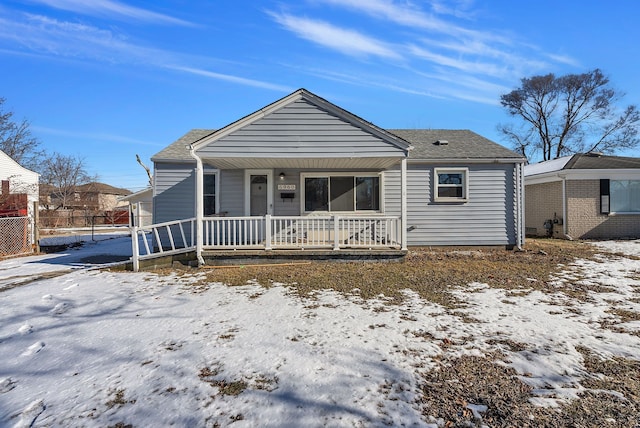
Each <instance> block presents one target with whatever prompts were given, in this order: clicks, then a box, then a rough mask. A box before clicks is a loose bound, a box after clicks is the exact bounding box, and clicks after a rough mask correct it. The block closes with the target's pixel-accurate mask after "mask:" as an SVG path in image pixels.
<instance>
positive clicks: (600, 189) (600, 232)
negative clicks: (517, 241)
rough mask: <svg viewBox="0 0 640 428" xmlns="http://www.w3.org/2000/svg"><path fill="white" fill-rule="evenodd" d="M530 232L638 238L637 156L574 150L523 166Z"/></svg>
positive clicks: (639, 188) (639, 172)
mask: <svg viewBox="0 0 640 428" xmlns="http://www.w3.org/2000/svg"><path fill="white" fill-rule="evenodd" d="M525 196H526V208H525V219H526V221H525V226H526V232H527V234H530V235H535V236H554V237H561V238H580V239H613V238H640V158H632V157H620V156H605V155H602V154H601V153H579V154H575V155H573V156H565V157H561V158H558V159H554V160H550V161H545V162H540V163H537V164H532V165H527V166H526V167H525Z"/></svg>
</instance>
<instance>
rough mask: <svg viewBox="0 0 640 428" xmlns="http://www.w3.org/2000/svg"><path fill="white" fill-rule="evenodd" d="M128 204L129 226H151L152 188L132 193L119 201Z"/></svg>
mask: <svg viewBox="0 0 640 428" xmlns="http://www.w3.org/2000/svg"><path fill="white" fill-rule="evenodd" d="M119 200H120V201H121V202H127V203H128V204H129V225H130V226H137V227H140V226H149V225H151V224H153V188H151V187H147V188H146V189H143V190H140V191H138V192H135V193H132V194H130V195H128V196H123V197H121V198H120V199H119Z"/></svg>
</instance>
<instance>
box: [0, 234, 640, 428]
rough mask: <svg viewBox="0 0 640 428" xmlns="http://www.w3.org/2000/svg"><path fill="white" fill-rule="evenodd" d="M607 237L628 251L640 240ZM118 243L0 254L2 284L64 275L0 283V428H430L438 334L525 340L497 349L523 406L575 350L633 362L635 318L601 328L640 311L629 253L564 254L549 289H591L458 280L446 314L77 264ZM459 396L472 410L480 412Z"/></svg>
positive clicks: (575, 363)
mask: <svg viewBox="0 0 640 428" xmlns="http://www.w3.org/2000/svg"><path fill="white" fill-rule="evenodd" d="M605 245H609V247H606V248H605V247H603V251H604V250H605V249H607V250H609V249H611V248H615V249H614V250H610V251H616V252H619V253H625V254H635V253H634V252H635V251H636V246H637V242H636V241H627V242H620V243H615V245H614V244H613V243H611V244H605ZM127 251H129V254H130V251H131V249H130V239H129V238H128V237H118V238H114V239H109V240H106V241H102V242H99V243H94V244H89V245H85V246H83V247H81V248H78V249H72V250H69V251H65V252H64V253H63V254H59V255H44V256H31V257H23V258H16V259H9V260H5V261H0V285H1V284H2V283H3V281H10V280H11V278H15V277H16V276H17V275H18V272H19V273H20V275H23V276H24V275H36V274H38V273H42V272H51V271H54V270H56V269H65V272H67V273H66V274H65V275H63V276H58V277H53V278H43V279H41V280H39V281H36V282H33V283H30V284H28V285H23V286H20V287H15V288H11V289H7V290H5V291H2V292H0V296H1V297H2V308H3V311H2V315H1V319H0V361H2V368H0V393H1V394H2V395H1V399H2V403H3V405H2V406H0V426H6V425H12V424H13V425H16V424H17V425H16V426H32V425H35V426H80V425H81V426H113V425H116V424H118V423H123V424H132V425H134V426H170V425H176V426H209V425H211V426H212V425H215V424H220V425H223V426H227V425H230V424H232V423H233V425H234V426H236V425H237V426H239V427H241V426H256V425H262V426H361V425H364V426H380V425H404V426H427V427H438V426H442V425H443V424H444V422H445V421H443V420H441V419H440V420H437V419H435V418H433V417H425V416H423V411H424V410H425V409H423V408H421V406H420V404H419V401H418V398H419V394H420V382H421V377H420V375H421V374H422V373H426V372H428V371H429V370H431V369H432V368H433V367H435V366H436V364H435V362H434V360H435V359H437V358H439V357H440V356H442V354H443V352H444V351H443V346H442V345H443V344H444V345H446V348H447V351H446V352H448V353H450V354H451V355H484V354H485V352H486V351H490V350H495V347H496V345H495V343H496V342H497V343H505V344H507V343H517V344H522V348H521V349H520V348H517V349H516V348H513V349H512V348H510V347H509V346H507V345H505V346H504V348H501V349H502V350H503V352H504V353H505V355H506V357H507V358H506V361H507V362H505V363H504V364H508V365H509V366H510V367H513V368H514V369H515V370H516V371H517V372H518V374H519V376H520V378H521V379H522V380H523V381H524V382H526V383H528V384H530V385H531V386H532V387H533V388H535V391H536V396H535V397H533V398H532V401H533V402H535V403H537V404H540V405H550V406H552V405H556V404H557V403H558V400H564V399H571V398H573V397H576V396H577V394H578V393H580V392H581V391H583V388H582V387H581V386H580V380H581V379H582V376H583V375H584V367H583V357H582V354H581V353H580V352H579V348H580V347H585V348H588V349H590V350H591V351H592V352H594V353H597V354H599V355H602V356H603V357H611V356H623V357H627V358H633V359H640V337H638V336H637V335H633V334H629V333H625V330H626V331H629V332H632V331H637V328H638V325H637V324H638V323H637V322H627V323H620V324H617V325H616V326H617V327H618V328H621V329H622V331H618V330H612V329H607V328H605V327H603V325H604V324H606V323H607V322H613V321H616V322H617V321H619V317H618V316H617V315H615V314H613V313H611V311H610V309H611V305H612V304H615V305H616V307H620V308H627V310H632V311H636V312H637V311H640V308H639V307H638V300H637V297H638V290H640V278H638V275H637V272H638V269H639V268H640V261H638V260H635V259H627V258H621V257H615V258H612V259H609V260H607V263H599V262H596V261H586V260H583V261H578V262H576V263H574V264H571V265H569V266H565V267H564V269H565V272H563V273H561V274H559V275H558V276H557V278H555V281H556V284H557V286H558V290H560V289H561V288H562V287H569V286H571V284H573V283H575V282H576V281H586V283H588V284H593V285H594V286H595V285H598V286H599V287H601V288H602V290H601V291H602V292H599V293H592V294H591V295H590V298H589V299H588V301H578V300H575V299H574V298H572V297H570V296H568V295H566V294H563V293H560V292H557V293H553V294H549V293H542V292H539V291H531V292H529V293H528V294H522V293H519V294H518V295H517V296H514V295H513V294H512V293H510V292H509V290H501V289H496V288H490V287H489V286H488V285H487V284H482V283H474V284H470V285H469V286H466V287H462V288H460V289H456V290H454V293H455V295H456V297H457V298H459V299H460V300H461V301H462V302H464V303H465V306H464V307H463V308H462V309H458V310H456V311H455V313H452V312H451V311H448V310H447V309H445V308H443V307H440V306H439V305H437V304H434V303H430V302H427V301H424V300H422V299H421V298H420V297H419V296H418V295H417V294H416V293H414V292H412V291H409V290H407V291H406V292H405V293H406V300H405V302H404V303H403V304H401V305H388V304H387V303H386V299H385V296H379V299H377V300H369V301H364V300H362V299H361V298H359V297H358V296H357V295H354V296H350V297H345V296H343V295H340V294H338V293H336V292H333V291H331V290H324V291H319V292H317V293H315V295H314V297H313V298H312V299H306V298H304V299H303V298H300V297H297V296H295V295H294V294H292V293H290V291H289V290H288V289H287V288H286V287H285V286H282V285H278V284H274V285H272V286H271V287H270V288H263V287H261V286H260V285H259V284H256V283H255V282H254V283H251V284H247V285H245V286H241V287H228V286H224V285H222V284H217V283H210V284H208V287H207V288H206V289H202V288H198V289H196V288H194V287H193V284H194V283H197V282H198V281H200V280H201V279H202V275H201V274H200V273H197V271H196V272H195V273H188V274H184V273H183V274H181V275H178V274H177V273H176V274H172V275H168V276H160V275H156V274H152V273H123V272H112V271H106V270H95V269H94V270H91V269H88V268H89V267H90V265H88V264H85V263H82V262H81V260H82V259H84V258H85V257H86V256H87V255H92V254H105V253H108V254H118V253H122V254H125V255H126V254H127ZM634 273H635V274H634ZM470 290H472V291H473V292H469V291H470ZM380 308H384V310H383V311H381V310H380ZM461 315H463V316H461ZM471 318H472V319H475V320H477V321H474V322H469V319H471ZM45 343H46V346H45ZM489 343H494V344H492V345H490V344H489ZM234 388H235V390H234ZM236 393H237V395H233V394H236ZM609 393H611V394H620V393H619V392H616V391H609ZM616 396H617V395H616ZM620 396H621V398H624V397H622V394H620ZM468 408H469V409H470V410H471V411H472V412H473V414H474V416H475V417H476V419H478V420H481V418H482V413H483V412H484V411H486V407H484V406H482V405H479V404H469V405H468Z"/></svg>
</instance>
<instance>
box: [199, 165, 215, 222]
mask: <svg viewBox="0 0 640 428" xmlns="http://www.w3.org/2000/svg"><path fill="white" fill-rule="evenodd" d="M203 178H204V183H203V184H204V189H203V192H202V197H203V204H202V206H203V207H204V215H206V216H207V215H214V214H215V213H216V174H204V177H203Z"/></svg>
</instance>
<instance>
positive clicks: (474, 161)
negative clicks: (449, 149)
mask: <svg viewBox="0 0 640 428" xmlns="http://www.w3.org/2000/svg"><path fill="white" fill-rule="evenodd" d="M526 161H527V160H526V159H523V158H474V159H469V158H441V159H440V158H431V159H407V162H408V163H421V164H422V163H431V164H437V163H453V164H456V165H460V164H492V163H493V164H502V163H506V164H509V163H514V164H523V163H525V162H526Z"/></svg>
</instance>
